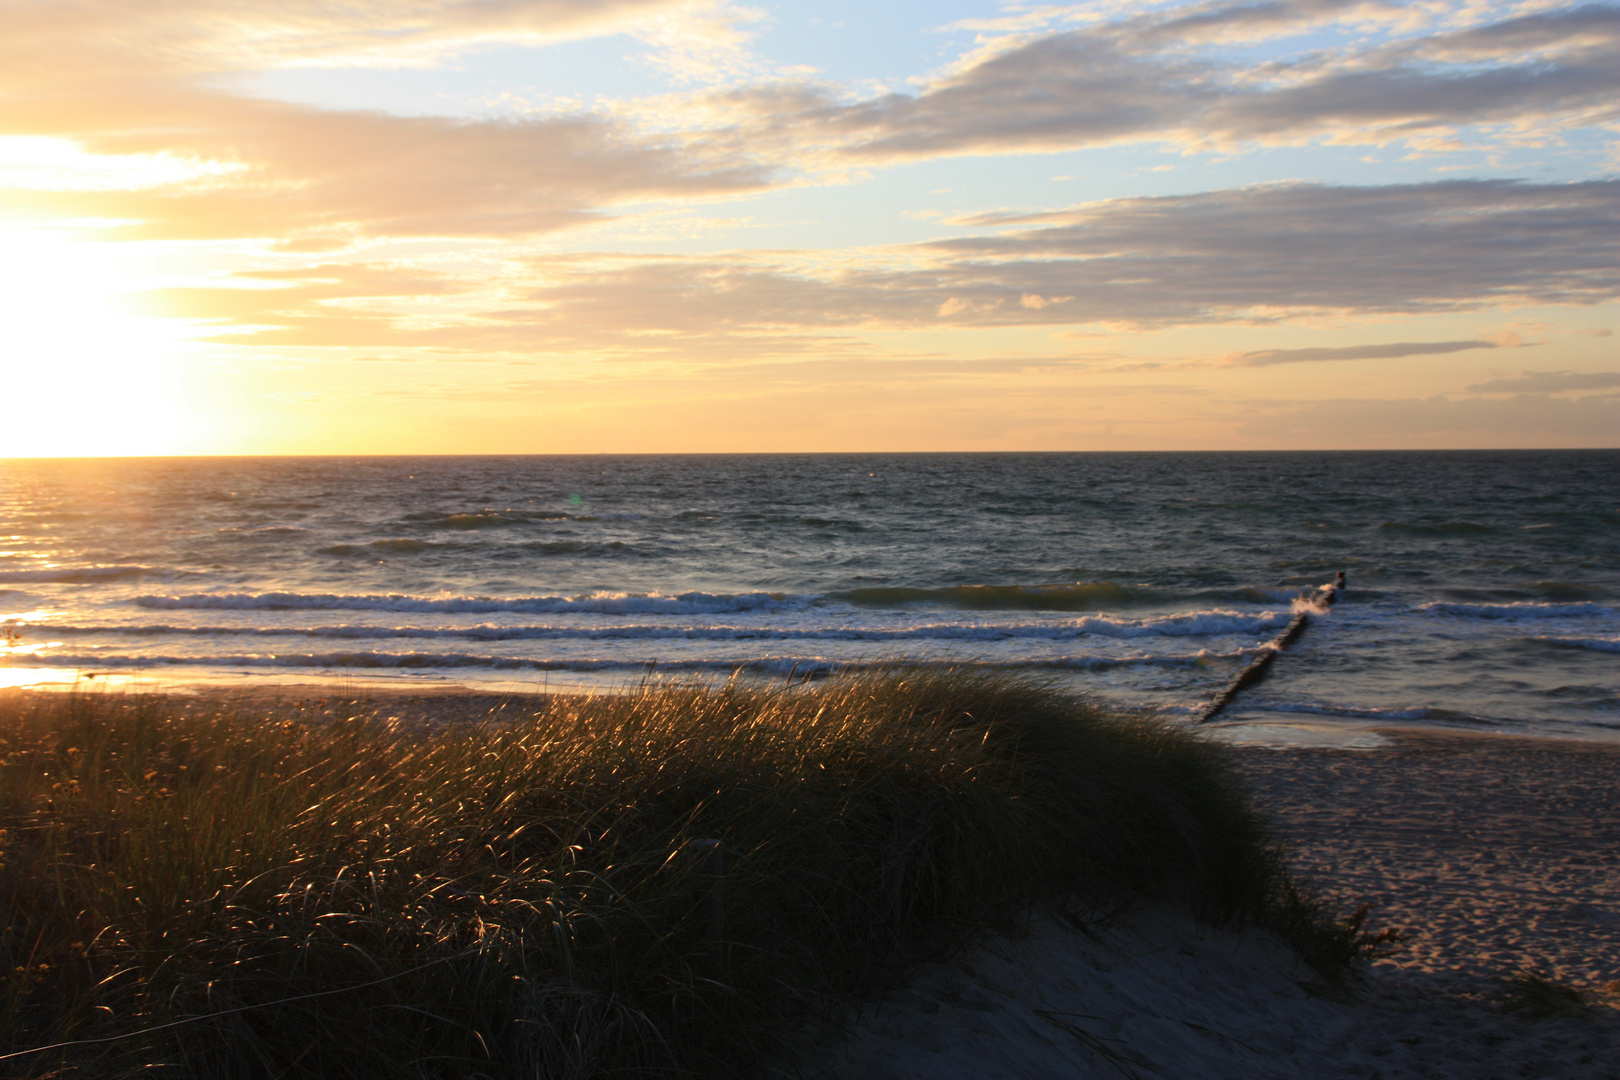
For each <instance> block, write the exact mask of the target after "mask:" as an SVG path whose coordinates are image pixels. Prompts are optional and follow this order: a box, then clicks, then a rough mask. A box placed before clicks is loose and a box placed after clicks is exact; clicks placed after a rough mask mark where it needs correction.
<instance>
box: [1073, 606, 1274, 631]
mask: <svg viewBox="0 0 1620 1080" xmlns="http://www.w3.org/2000/svg"><path fill="white" fill-rule="evenodd" d="M1288 619H1289V613H1288V612H1286V611H1266V612H1262V613H1260V614H1259V615H1247V614H1244V613H1243V612H1239V611H1220V610H1217V611H1189V612H1183V613H1181V614H1177V615H1159V616H1155V617H1153V618H1147V619H1111V618H1108V617H1107V616H1103V615H1087V616H1085V617H1083V618H1080V619H1076V620H1075V623H1074V626H1075V628H1076V629H1077V630H1079V631H1081V632H1082V633H1087V634H1099V635H1103V636H1105V637H1119V638H1135V637H1150V636H1165V637H1211V636H1216V635H1221V634H1262V633H1266V632H1268V631H1271V630H1278V629H1281V628H1282V627H1284V626H1286V625H1288Z"/></svg>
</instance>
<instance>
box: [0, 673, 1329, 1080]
mask: <svg viewBox="0 0 1620 1080" xmlns="http://www.w3.org/2000/svg"><path fill="white" fill-rule="evenodd" d="M379 705H381V706H385V705H386V702H383V703H370V704H367V703H364V702H357V703H354V704H353V705H352V706H351V707H349V708H348V709H343V710H339V711H338V712H337V714H336V715H335V716H332V715H326V716H320V715H316V713H315V711H314V710H301V709H299V708H296V707H292V706H282V707H279V708H275V709H271V708H267V707H260V708H258V709H248V708H245V707H236V708H219V707H214V708H199V707H196V706H187V705H186V704H185V703H184V700H183V699H177V698H163V697H141V696H134V695H132V696H127V697H124V696H118V695H115V694H107V695H98V694H70V695H28V694H22V693H13V694H11V695H10V696H0V828H3V829H4V830H5V832H4V833H3V834H0V915H3V918H4V923H3V925H4V929H3V930H0V964H3V969H4V970H3V975H4V982H0V1054H10V1053H13V1052H16V1051H20V1050H25V1049H29V1048H32V1047H37V1046H41V1045H45V1044H51V1043H59V1042H67V1041H74V1040H77V1041H78V1043H77V1044H76V1045H73V1046H69V1047H65V1048H62V1049H59V1050H51V1051H46V1052H40V1053H32V1054H27V1055H23V1056H20V1057H12V1058H9V1059H0V1075H19V1076H27V1075H35V1076H45V1075H64V1076H65V1075H74V1076H97V1077H101V1076H107V1077H113V1076H123V1075H126V1074H130V1075H132V1074H134V1073H136V1072H143V1073H144V1072H145V1071H146V1070H147V1069H148V1068H149V1067H150V1066H152V1065H154V1064H159V1065H163V1066H165V1067H166V1072H165V1075H174V1076H182V1077H184V1076H194V1077H209V1078H221V1077H260V1076H264V1077H269V1076H275V1077H349V1076H354V1077H375V1076H401V1077H407V1076H423V1077H426V1076H456V1077H471V1076H484V1077H519V1076H523V1077H537V1076H543V1077H556V1078H570V1077H597V1076H601V1077H607V1076H714V1077H744V1076H752V1075H760V1074H761V1073H763V1072H765V1071H768V1069H769V1067H770V1065H771V1064H772V1063H773V1062H775V1061H777V1060H778V1059H779V1056H780V1055H781V1054H782V1053H783V1051H784V1048H785V1047H786V1046H787V1045H788V1041H790V1040H791V1038H792V1036H793V1035H794V1033H795V1032H796V1031H798V1030H801V1028H802V1023H803V1020H804V1018H805V1017H806V1016H807V1015H811V1014H813V1013H814V1012H815V1011H816V1010H818V1009H821V1008H823V1007H825V1006H826V1005H827V1004H828V1003H831V1002H837V1001H840V1000H847V999H849V998H850V997H852V996H856V995H860V994H863V993H870V992H871V991H873V990H874V989H875V988H878V987H880V986H882V985H883V984H885V983H886V982H887V981H889V980H892V979H893V978H895V977H896V975H897V974H898V973H900V972H902V971H903V970H904V968H905V966H906V964H907V963H908V962H911V961H913V960H915V959H917V958H918V957H920V956H923V955H927V954H928V953H929V952H930V951H934V952H937V951H938V950H941V949H946V948H950V947H952V946H953V945H955V944H960V943H961V942H963V941H965V940H968V939H970V938H971V937H972V936H973V935H974V934H978V933H983V932H987V931H993V930H997V929H1008V928H1011V927H1013V926H1015V925H1016V924H1017V922H1018V921H1019V919H1020V917H1021V916H1022V915H1023V914H1024V913H1026V912H1027V911H1028V910H1029V909H1030V907H1031V906H1032V905H1041V904H1051V905H1065V904H1066V905H1071V909H1074V908H1073V905H1080V906H1082V907H1083V906H1084V905H1099V906H1100V905H1106V904H1110V903H1114V902H1117V901H1118V900H1120V899H1121V898H1130V897H1138V898H1143V897H1146V898H1154V899H1162V900H1168V901H1172V902H1176V903H1181V904H1184V905H1188V906H1190V907H1192V908H1193V909H1194V910H1196V911H1197V912H1199V913H1201V914H1203V915H1204V916H1206V917H1208V918H1210V919H1212V920H1217V921H1220V920H1227V919H1233V918H1246V919H1252V920H1259V921H1261V922H1264V923H1269V924H1272V925H1276V926H1278V927H1279V928H1281V929H1283V930H1284V931H1285V932H1287V933H1290V934H1291V935H1292V936H1294V937H1295V938H1296V939H1297V940H1299V941H1301V942H1305V943H1307V944H1309V943H1310V942H1311V941H1313V940H1315V941H1316V942H1317V947H1320V946H1321V945H1322V942H1327V944H1328V946H1329V947H1330V948H1329V952H1331V947H1334V942H1335V941H1338V939H1336V938H1334V934H1335V933H1338V934H1339V938H1344V940H1343V941H1338V944H1339V945H1341V946H1342V945H1344V944H1345V943H1346V942H1350V941H1351V939H1350V938H1345V936H1344V933H1342V932H1339V931H1336V930H1335V928H1334V926H1333V924H1331V923H1328V922H1326V921H1324V920H1322V919H1321V918H1320V917H1319V915H1318V913H1317V912H1316V911H1315V909H1314V908H1313V907H1311V906H1310V904H1309V903H1308V901H1305V900H1302V899H1301V898H1300V896H1299V894H1298V892H1297V890H1294V889H1293V887H1292V885H1291V883H1290V882H1289V881H1288V880H1287V877H1286V874H1285V872H1284V870H1283V868H1282V863H1281V860H1280V858H1279V856H1278V854H1277V852H1276V851H1275V849H1274V848H1273V847H1272V846H1271V845H1270V843H1269V842H1268V839H1267V834H1266V831H1265V828H1264V826H1263V824H1262V822H1261V821H1260V820H1259V819H1258V818H1257V817H1256V815H1255V814H1254V812H1253V811H1252V810H1251V809H1250V807H1249V805H1248V804H1247V802H1246V801H1245V799H1244V797H1243V794H1242V791H1241V789H1240V788H1239V787H1238V785H1237V783H1236V782H1235V780H1234V778H1233V776H1232V775H1231V773H1230V772H1229V771H1228V770H1227V769H1226V768H1225V766H1224V764H1223V759H1222V756H1221V754H1220V752H1219V750H1218V749H1217V748H1215V747H1213V746H1211V745H1210V744H1209V743H1207V742H1206V741H1204V740H1202V739H1201V738H1199V737H1198V736H1196V735H1194V734H1191V733H1189V732H1187V731H1185V730H1184V729H1178V728H1175V727H1172V726H1170V725H1167V724H1165V723H1163V722H1161V721H1158V720H1155V719H1153V718H1150V717H1140V716H1125V715H1119V714H1116V713H1112V712H1109V711H1107V710H1104V709H1100V708H1097V707H1094V706H1090V705H1087V704H1085V703H1083V702H1078V701H1075V700H1072V699H1070V698H1066V697H1064V696H1062V695H1060V694H1057V693H1055V692H1053V691H1051V690H1049V689H1046V688H1043V687H1041V686H1040V685H1037V684H1033V683H1031V682H1029V681H1026V680H1020V679H1016V678H1008V677H1003V676H999V675H994V674H985V673H977V672H973V671H954V672H937V671H936V672H916V671H891V672H884V673H879V674H876V675H867V676H862V677H851V678H839V679H833V680H829V681H827V682H825V683H821V684H817V685H814V686H810V687H799V688H792V689H788V688H782V689H775V690H761V689H750V688H746V687H743V686H740V685H728V686H724V687H719V688H701V687H662V688H658V687H654V688H647V689H644V690H643V691H641V692H639V693H631V694H627V695H623V696H602V697H589V698H584V697H580V698H565V697H558V698H553V699H550V700H549V701H547V702H544V703H541V704H538V705H536V706H535V707H534V708H533V709H531V710H529V711H527V712H524V713H520V714H515V715H514V714H510V713H507V714H502V715H501V716H500V717H499V718H496V719H491V720H489V721H486V722H482V723H475V724H457V725H452V726H448V727H444V726H433V725H426V724H422V723H419V722H405V721H401V720H398V719H390V718H389V717H388V716H387V715H386V714H385V713H386V710H385V709H384V708H380V707H379ZM711 839H718V840H720V841H721V842H722V843H723V846H724V852H725V859H724V861H725V869H724V876H723V878H722V877H720V876H717V875H716V873H715V871H716V870H717V869H718V866H717V864H716V862H715V861H714V859H713V856H712V853H711V850H710V849H708V848H705V847H704V846H702V845H694V844H693V843H692V842H693V841H702V840H711ZM1290 927H1292V929H1290ZM1313 934H1314V935H1316V936H1317V937H1316V938H1312V935H1313ZM1351 944H1352V945H1353V942H1352V943H1351ZM1324 955H1325V954H1324ZM1333 962H1337V961H1333ZM164 1025H172V1026H164ZM94 1039H106V1040H109V1041H104V1042H87V1041H85V1040H94Z"/></svg>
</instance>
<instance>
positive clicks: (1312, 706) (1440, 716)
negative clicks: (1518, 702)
mask: <svg viewBox="0 0 1620 1080" xmlns="http://www.w3.org/2000/svg"><path fill="white" fill-rule="evenodd" d="M1257 707H1258V708H1263V709H1264V710H1265V711H1266V712H1281V713H1308V714H1310V715H1312V716H1343V717H1347V718H1349V719H1352V720H1444V721H1448V722H1452V723H1469V724H1492V723H1495V721H1492V720H1489V719H1487V718H1485V717H1483V716H1473V715H1471V714H1469V713H1464V712H1458V711H1456V710H1455V709H1439V708H1434V707H1432V706H1427V705H1414V706H1411V707H1408V708H1397V709H1375V708H1371V707H1367V706H1357V705H1321V704H1317V703H1315V702H1309V701H1292V702H1280V703H1270V702H1268V703H1266V704H1265V705H1263V706H1257Z"/></svg>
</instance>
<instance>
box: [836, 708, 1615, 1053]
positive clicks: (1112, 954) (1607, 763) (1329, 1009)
mask: <svg viewBox="0 0 1620 1080" xmlns="http://www.w3.org/2000/svg"><path fill="white" fill-rule="evenodd" d="M1380 734H1381V735H1382V736H1383V738H1384V741H1385V746H1384V747H1382V748H1380V749H1376V750H1355V751H1346V750H1322V749H1310V750H1299V749H1295V750H1287V751H1276V750H1262V749H1252V750H1244V751H1239V752H1238V757H1239V762H1240V767H1241V768H1242V770H1243V772H1244V773H1245V774H1246V776H1247V778H1248V779H1249V781H1250V782H1251V784H1252V785H1253V788H1254V791H1255V794H1256V797H1257V799H1258V800H1259V802H1260V804H1261V805H1262V806H1263V807H1264V808H1265V810H1266V812H1267V813H1268V815H1269V816H1270V817H1271V819H1272V821H1273V822H1274V823H1275V826H1276V828H1277V829H1278V831H1279V832H1280V833H1281V835H1282V836H1283V837H1284V838H1285V839H1286V840H1287V842H1288V843H1289V845H1290V847H1291V849H1292V858H1293V863H1294V866H1295V867H1296V868H1297V869H1298V870H1300V871H1301V872H1302V873H1304V874H1305V875H1306V876H1308V877H1309V878H1310V879H1311V880H1313V881H1314V882H1315V883H1316V884H1317V886H1318V888H1319V889H1320V890H1321V892H1322V893H1323V895H1324V896H1326V897H1328V898H1330V899H1331V900H1333V901H1334V902H1336V903H1337V904H1338V905H1339V906H1340V907H1341V908H1343V909H1345V910H1349V909H1350V908H1351V907H1352V906H1354V905H1358V904H1360V903H1363V902H1371V903H1373V904H1374V905H1375V906H1374V908H1373V911H1372V915H1371V922H1370V925H1372V926H1377V927H1400V928H1402V929H1404V930H1405V931H1406V932H1408V933H1409V934H1410V935H1411V936H1410V938H1409V940H1408V941H1407V942H1405V943H1404V944H1403V945H1402V946H1401V947H1400V948H1399V949H1398V951H1395V952H1393V953H1391V954H1389V955H1387V956H1384V957H1382V958H1379V959H1377V960H1375V961H1373V962H1372V963H1371V964H1370V965H1369V966H1368V967H1367V969H1366V971H1365V973H1364V974H1363V976H1362V977H1361V978H1359V979H1356V980H1354V981H1353V982H1352V983H1350V984H1348V985H1346V986H1342V987H1330V986H1324V985H1322V984H1321V983H1319V982H1317V981H1315V980H1314V979H1313V978H1312V977H1311V973H1310V972H1309V971H1308V970H1307V969H1305V968H1303V966H1302V965H1300V964H1299V963H1298V961H1297V960H1296V959H1295V958H1294V957H1293V956H1292V955H1291V954H1290V953H1289V952H1288V951H1287V950H1285V949H1283V948H1281V947H1280V946H1279V945H1277V944H1276V943H1275V942H1274V941H1272V940H1270V939H1269V938H1267V937H1266V936H1265V935H1263V934H1260V933H1256V932H1244V931H1242V930H1239V929H1231V928H1229V929H1215V928H1211V927H1209V926H1205V925H1200V924H1198V923H1196V922H1194V921H1193V920H1191V919H1190V918H1188V917H1187V916H1185V915H1183V914H1180V913H1178V912H1173V911H1169V910H1165V909H1151V910H1146V911H1141V912H1137V913H1135V914H1134V915H1133V916H1132V917H1131V918H1129V919H1126V920H1123V921H1121V922H1119V923H1116V924H1114V925H1112V926H1106V927H1103V926H1090V927H1079V926H1075V925H1071V924H1069V923H1068V922H1066V921H1064V920H1061V919H1057V918H1051V917H1048V918H1043V919H1039V920H1037V921H1036V922H1035V923H1034V924H1033V925H1032V926H1031V927H1030V930H1029V933H1028V935H1027V936H1024V937H1021V938H999V939H995V940H992V941H987V942H983V943H981V944H980V945H979V946H977V947H976V948H973V949H971V950H968V951H965V952H964V953H962V954H961V955H960V956H958V957H956V958H954V959H953V960H951V961H950V962H945V963H938V964H934V965H931V966H929V967H927V968H925V969H923V970H921V971H920V972H918V974H917V976H916V978H915V979H914V980H913V981H912V982H910V983H909V984H908V985H907V987H906V988H905V989H903V990H901V991H898V992H896V993H893V994H891V995H889V996H887V997H886V998H884V999H883V1000H882V1001H880V1002H875V1003H873V1004H871V1005H870V1006H868V1007H867V1008H865V1009H863V1010H861V1011H860V1012H859V1013H858V1014H856V1015H854V1016H853V1017H852V1018H851V1019H852V1024H851V1028H850V1029H849V1033H848V1034H843V1035H838V1036H831V1035H829V1036H826V1037H824V1039H823V1041H822V1042H821V1044H820V1045H818V1046H817V1047H815V1048H814V1049H813V1050H811V1051H809V1052H807V1055H806V1060H807V1062H808V1066H807V1072H808V1074H809V1075H816V1076H824V1077H829V1078H837V1080H856V1078H874V1080H875V1078H891V1077H892V1078H896V1080H899V1078H908V1077H930V1078H934V1080H955V1078H961V1080H968V1078H970V1077H971V1078H976V1080H977V1078H993V1077H1008V1078H1019V1080H1023V1078H1035V1077H1092V1076H1095V1077H1122V1076H1123V1077H1132V1076H1135V1077H1185V1078H1214V1077H1233V1078H1256V1077H1277V1078H1296V1077H1299V1078H1303V1077H1310V1078H1318V1077H1368V1078H1370V1077H1380V1078H1386V1080H1394V1078H1403V1077H1445V1078H1457V1080H1462V1078H1480V1080H1483V1078H1490V1077H1544V1078H1551V1077H1570V1078H1576V1077H1579V1078H1591V1080H1603V1078H1613V1077H1620V1008H1617V1006H1620V982H1616V980H1620V813H1617V811H1620V805H1617V802H1620V796H1617V789H1616V784H1615V781H1616V780H1617V779H1620V748H1616V747H1613V746H1607V745H1596V744H1590V743H1579V742H1560V741H1552V740H1535V739H1524V738H1509V737H1494V736H1488V735H1477V734H1468V733H1456V734H1451V733H1431V732H1421V731H1413V730H1409V729H1385V730H1383V731H1381V732H1380ZM1537 979H1539V980H1542V981H1540V982H1537V981H1536V980H1537ZM1557 987H1563V988H1565V990H1566V992H1565V993H1560V992H1558V991H1557V990H1556V989H1555V988H1557ZM1567 991H1573V992H1574V993H1568V992H1567ZM1577 998H1578V999H1579V1000H1577Z"/></svg>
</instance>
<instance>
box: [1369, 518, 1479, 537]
mask: <svg viewBox="0 0 1620 1080" xmlns="http://www.w3.org/2000/svg"><path fill="white" fill-rule="evenodd" d="M1378 531H1379V532H1385V533H1395V534H1396V535H1398V536H1433V537H1451V536H1484V535H1485V534H1487V533H1491V532H1495V531H1496V530H1495V529H1493V528H1492V527H1491V526H1489V525H1480V524H1478V523H1476V522H1473V521H1437V522H1408V521H1386V522H1384V523H1383V524H1382V525H1380V526H1378Z"/></svg>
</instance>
